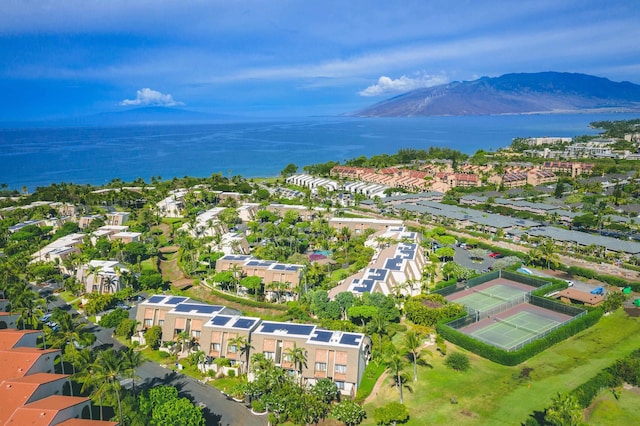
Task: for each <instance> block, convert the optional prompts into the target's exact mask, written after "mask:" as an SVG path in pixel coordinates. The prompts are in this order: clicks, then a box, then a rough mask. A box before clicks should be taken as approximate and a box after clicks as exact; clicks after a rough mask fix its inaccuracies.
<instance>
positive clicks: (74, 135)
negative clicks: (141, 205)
mask: <svg viewBox="0 0 640 426" xmlns="http://www.w3.org/2000/svg"><path fill="white" fill-rule="evenodd" d="M631 118H638V114H572V115H513V116H481V117H425V118H349V117H323V118H308V119H294V120H277V121H254V122H233V123H216V124H196V125H186V124H185V125H152V126H151V125H150V126H143V125H136V126H126V127H124V126H123V127H103V128H101V127H84V128H79V127H78V128H48V129H47V128H34V129H24V128H21V129H0V183H5V184H7V185H8V186H9V188H12V189H18V190H20V189H21V188H23V187H24V186H26V187H27V188H28V189H29V190H33V189H35V188H36V187H38V186H47V185H49V184H51V183H60V182H73V183H79V184H87V183H88V184H94V185H100V184H106V183H108V182H109V181H111V180H112V179H114V178H120V179H122V180H123V181H126V182H128V181H132V180H134V179H136V178H138V177H141V178H143V179H144V180H146V181H147V182H149V181H150V178H151V176H156V177H157V176H160V177H162V179H171V178H173V177H174V176H177V177H182V176H197V177H205V176H210V175H211V174H213V173H222V174H223V175H224V176H233V175H242V176H244V177H266V176H276V175H278V174H279V173H280V170H282V169H283V168H284V167H285V166H286V165H287V164H289V163H294V164H296V165H298V166H299V168H300V170H302V167H303V166H304V165H308V164H313V163H320V162H326V161H330V160H334V161H341V162H344V161H345V160H348V159H351V158H355V157H359V156H361V155H365V156H371V155H375V154H383V153H387V154H393V153H395V152H397V151H398V149H401V148H416V149H428V148H429V147H431V146H434V147H448V148H453V149H457V150H460V151H462V152H465V153H469V154H471V153H473V152H475V151H477V150H478V149H484V150H487V151H489V150H496V149H498V148H501V147H505V146H508V145H509V144H510V143H511V140H512V139H513V138H514V137H527V136H576V135H584V134H597V131H596V130H594V129H591V128H589V123H590V122H593V121H601V120H626V119H631Z"/></svg>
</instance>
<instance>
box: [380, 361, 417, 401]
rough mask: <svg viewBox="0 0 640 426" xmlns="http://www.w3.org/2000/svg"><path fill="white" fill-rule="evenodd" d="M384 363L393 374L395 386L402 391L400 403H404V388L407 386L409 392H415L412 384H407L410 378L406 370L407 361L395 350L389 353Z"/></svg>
mask: <svg viewBox="0 0 640 426" xmlns="http://www.w3.org/2000/svg"><path fill="white" fill-rule="evenodd" d="M384 364H385V366H386V367H387V369H388V370H389V372H390V373H391V375H392V376H393V386H395V388H396V389H397V390H398V392H399V393H400V404H402V403H403V392H402V391H403V388H406V389H407V390H408V391H409V392H413V389H412V388H411V386H409V385H408V384H407V382H408V381H409V380H408V378H407V374H406V373H405V372H404V369H405V367H406V361H405V360H404V358H403V357H402V356H400V354H399V353H397V351H396V350H393V351H391V352H390V353H389V355H388V357H387V359H385V361H384Z"/></svg>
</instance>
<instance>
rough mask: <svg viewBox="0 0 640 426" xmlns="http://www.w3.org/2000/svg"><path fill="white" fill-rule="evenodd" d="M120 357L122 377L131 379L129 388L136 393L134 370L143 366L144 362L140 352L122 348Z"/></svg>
mask: <svg viewBox="0 0 640 426" xmlns="http://www.w3.org/2000/svg"><path fill="white" fill-rule="evenodd" d="M120 355H121V356H122V362H123V364H124V376H125V377H127V378H129V379H131V388H132V390H133V392H134V393H135V391H136V378H138V376H137V375H136V369H137V368H138V367H140V366H141V365H142V364H144V362H145V360H144V358H143V357H142V355H141V354H140V352H138V351H136V350H133V349H132V348H128V347H123V348H122V349H121V350H120Z"/></svg>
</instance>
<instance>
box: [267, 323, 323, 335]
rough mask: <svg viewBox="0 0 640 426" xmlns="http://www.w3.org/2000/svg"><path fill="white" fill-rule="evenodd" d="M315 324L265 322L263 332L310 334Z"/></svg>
mask: <svg viewBox="0 0 640 426" xmlns="http://www.w3.org/2000/svg"><path fill="white" fill-rule="evenodd" d="M314 327H315V326H313V325H303V324H290V323H273V322H268V323H263V325H262V330H261V331H262V332H263V333H283V334H297V335H301V336H308V335H309V334H311V331H312V330H313V328H314Z"/></svg>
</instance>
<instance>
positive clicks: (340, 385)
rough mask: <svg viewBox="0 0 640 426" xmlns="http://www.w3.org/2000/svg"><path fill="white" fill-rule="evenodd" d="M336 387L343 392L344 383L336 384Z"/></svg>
mask: <svg viewBox="0 0 640 426" xmlns="http://www.w3.org/2000/svg"><path fill="white" fill-rule="evenodd" d="M336 386H337V387H338V389H339V390H343V389H344V382H336Z"/></svg>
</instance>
